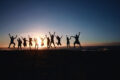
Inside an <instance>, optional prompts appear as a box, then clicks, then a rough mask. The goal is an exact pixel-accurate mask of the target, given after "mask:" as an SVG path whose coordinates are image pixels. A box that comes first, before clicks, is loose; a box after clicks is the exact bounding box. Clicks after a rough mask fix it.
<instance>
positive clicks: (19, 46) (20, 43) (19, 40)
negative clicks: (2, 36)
mask: <svg viewBox="0 0 120 80" xmlns="http://www.w3.org/2000/svg"><path fill="white" fill-rule="evenodd" d="M17 41H18V49H22V47H21V46H22V40H21V39H20V38H18V39H17Z"/></svg>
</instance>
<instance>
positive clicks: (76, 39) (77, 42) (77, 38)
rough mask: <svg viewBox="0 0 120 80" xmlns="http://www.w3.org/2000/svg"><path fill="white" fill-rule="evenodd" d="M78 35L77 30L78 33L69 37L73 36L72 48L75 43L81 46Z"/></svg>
mask: <svg viewBox="0 0 120 80" xmlns="http://www.w3.org/2000/svg"><path fill="white" fill-rule="evenodd" d="M79 36H80V32H79V34H78V35H77V34H76V35H75V36H71V37H73V38H75V42H74V48H75V45H76V44H78V45H79V47H81V44H80V41H79Z"/></svg>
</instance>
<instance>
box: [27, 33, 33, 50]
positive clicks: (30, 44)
mask: <svg viewBox="0 0 120 80" xmlns="http://www.w3.org/2000/svg"><path fill="white" fill-rule="evenodd" d="M28 38H29V47H30V49H31V46H32V41H33V40H32V38H31V37H30V36H29V35H28Z"/></svg>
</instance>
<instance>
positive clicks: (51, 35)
mask: <svg viewBox="0 0 120 80" xmlns="http://www.w3.org/2000/svg"><path fill="white" fill-rule="evenodd" d="M49 34H50V37H51V41H50V47H52V46H51V45H52V44H53V45H54V47H55V43H54V36H55V32H54V33H53V34H51V33H50V32H49ZM55 48H56V47H55Z"/></svg>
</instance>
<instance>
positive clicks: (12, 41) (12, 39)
mask: <svg viewBox="0 0 120 80" xmlns="http://www.w3.org/2000/svg"><path fill="white" fill-rule="evenodd" d="M9 37H10V43H9V47H8V48H10V46H11V44H13V45H14V46H13V47H14V48H15V42H14V40H15V39H16V38H17V35H16V37H14V36H11V35H10V33H9Z"/></svg>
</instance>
